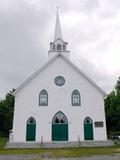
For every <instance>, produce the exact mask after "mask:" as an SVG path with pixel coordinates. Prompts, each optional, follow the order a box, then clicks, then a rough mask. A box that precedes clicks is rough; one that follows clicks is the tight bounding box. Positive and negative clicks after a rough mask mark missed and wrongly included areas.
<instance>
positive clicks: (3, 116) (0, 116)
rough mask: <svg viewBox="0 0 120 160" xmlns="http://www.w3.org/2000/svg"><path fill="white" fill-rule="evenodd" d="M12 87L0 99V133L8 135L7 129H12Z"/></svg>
mask: <svg viewBox="0 0 120 160" xmlns="http://www.w3.org/2000/svg"><path fill="white" fill-rule="evenodd" d="M14 91H15V90H14V89H13V90H12V91H10V92H9V93H7V94H6V96H5V98H4V99H3V100H1V101H0V134H4V135H5V136H8V134H9V130H11V129H12V122H13V110H14V96H13V95H12V93H13V92H14Z"/></svg>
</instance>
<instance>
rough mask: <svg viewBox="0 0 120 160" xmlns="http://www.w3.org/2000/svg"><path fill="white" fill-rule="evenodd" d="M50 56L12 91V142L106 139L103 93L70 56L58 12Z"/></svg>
mask: <svg viewBox="0 0 120 160" xmlns="http://www.w3.org/2000/svg"><path fill="white" fill-rule="evenodd" d="M48 55H49V59H48V61H47V63H46V64H44V65H43V66H42V67H41V68H40V69H38V70H37V71H36V72H35V73H34V74H33V75H31V77H29V78H28V79H27V80H26V81H25V82H24V83H23V84H21V85H20V86H19V87H18V88H17V89H16V91H15V93H14V95H15V110H14V120H13V130H12V138H11V141H12V142H31V141H32V142H41V139H42V140H43V142H54V141H58V142H59V141H68V142H75V141H78V140H80V141H88V140H90V141H105V140H107V135H106V122H105V111H104V96H105V92H104V91H103V90H102V89H101V88H100V87H98V86H97V85H96V84H95V83H94V82H93V81H92V80H91V79H89V77H88V76H87V75H85V74H84V73H83V72H82V71H81V70H80V69H79V68H78V67H77V66H76V65H75V64H73V63H72V62H71V61H70V59H69V56H70V52H69V51H68V50H67V42H65V41H64V40H63V37H62V32H61V26H60V21H59V15H58V13H57V18H56V27H55V36H54V41H53V42H51V43H50V51H49V52H48Z"/></svg>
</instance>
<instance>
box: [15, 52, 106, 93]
mask: <svg viewBox="0 0 120 160" xmlns="http://www.w3.org/2000/svg"><path fill="white" fill-rule="evenodd" d="M59 56H61V57H62V58H63V59H64V60H65V61H66V62H67V63H69V64H70V65H71V66H72V67H73V68H74V69H75V70H76V71H77V72H78V73H79V74H80V75H81V76H83V77H84V78H85V79H86V80H88V81H89V82H90V83H91V84H92V85H93V86H94V87H95V88H96V89H97V90H98V91H99V92H100V93H101V94H102V95H103V96H105V95H106V93H105V91H104V90H103V89H101V88H100V87H99V86H98V85H97V84H96V83H95V82H94V81H92V80H91V79H90V78H89V77H88V76H87V75H86V74H85V73H83V72H82V71H81V70H80V69H79V68H78V67H77V66H76V65H75V64H74V63H73V62H72V61H70V60H69V59H68V58H67V57H65V56H64V55H63V54H62V53H60V52H59V53H57V54H56V55H54V56H53V57H52V58H50V59H49V60H48V61H47V62H46V63H45V64H44V65H43V66H42V67H41V68H39V69H38V70H37V71H36V72H34V73H33V74H32V75H31V76H30V77H29V78H28V79H26V80H25V81H24V82H23V83H22V84H21V85H20V86H19V87H17V88H16V91H15V92H14V93H13V95H15V94H16V93H18V92H19V91H20V90H21V89H22V88H23V87H24V86H26V85H27V84H28V83H29V82H30V81H31V80H32V79H33V78H35V77H36V76H37V75H38V74H39V73H40V72H41V71H43V70H44V69H45V68H46V67H47V66H48V65H49V64H51V63H52V62H53V61H54V60H55V59H56V58H57V57H59Z"/></svg>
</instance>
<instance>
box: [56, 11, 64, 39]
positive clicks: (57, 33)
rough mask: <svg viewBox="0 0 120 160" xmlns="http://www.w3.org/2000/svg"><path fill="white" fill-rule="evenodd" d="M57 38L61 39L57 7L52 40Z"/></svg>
mask: <svg viewBox="0 0 120 160" xmlns="http://www.w3.org/2000/svg"><path fill="white" fill-rule="evenodd" d="M58 38H60V39H63V36H62V30H61V25H60V19H59V13H58V8H57V14H56V25H55V33H54V41H55V40H56V39H58Z"/></svg>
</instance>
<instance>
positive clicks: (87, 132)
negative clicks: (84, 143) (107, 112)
mask: <svg viewBox="0 0 120 160" xmlns="http://www.w3.org/2000/svg"><path fill="white" fill-rule="evenodd" d="M84 139H85V140H93V122H92V119H91V118H90V117H86V118H85V120H84Z"/></svg>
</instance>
